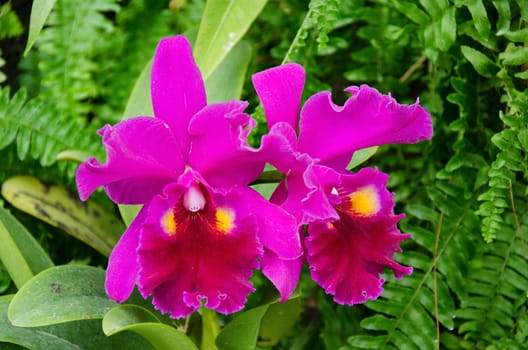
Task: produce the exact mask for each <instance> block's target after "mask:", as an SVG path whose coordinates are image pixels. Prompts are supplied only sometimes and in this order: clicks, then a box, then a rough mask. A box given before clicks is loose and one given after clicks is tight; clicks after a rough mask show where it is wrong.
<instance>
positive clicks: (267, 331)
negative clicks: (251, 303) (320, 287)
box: [216, 297, 301, 350]
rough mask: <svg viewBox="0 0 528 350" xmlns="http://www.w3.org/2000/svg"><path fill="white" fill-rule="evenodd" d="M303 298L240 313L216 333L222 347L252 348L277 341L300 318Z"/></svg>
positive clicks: (217, 342)
mask: <svg viewBox="0 0 528 350" xmlns="http://www.w3.org/2000/svg"><path fill="white" fill-rule="evenodd" d="M300 311H301V305H300V300H299V298H297V297H295V298H292V299H290V300H288V301H286V302H284V303H278V302H272V303H267V304H264V305H261V306H258V307H255V308H253V309H250V310H247V311H244V312H241V313H239V314H237V315H236V316H235V317H234V318H233V319H232V320H231V322H229V323H228V324H227V325H226V326H225V327H224V329H223V330H222V331H221V332H220V334H218V336H217V337H216V345H217V346H218V349H220V350H250V349H255V348H256V346H257V340H258V339H260V340H261V342H260V341H259V345H261V346H271V345H273V344H276V343H277V342H278V341H279V340H280V339H281V338H282V336H284V335H285V334H286V333H287V332H288V331H289V330H290V328H291V327H292V326H293V325H294V324H295V322H296V321H297V319H298V317H299V315H300Z"/></svg>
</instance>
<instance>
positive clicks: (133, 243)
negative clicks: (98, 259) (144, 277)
mask: <svg viewBox="0 0 528 350" xmlns="http://www.w3.org/2000/svg"><path fill="white" fill-rule="evenodd" d="M146 216H147V210H146V207H143V208H142V209H141V210H140V211H139V213H138V215H137V216H136V218H135V219H134V221H132V223H131V224H130V226H129V227H128V228H127V230H126V231H125V233H123V236H121V239H120V240H119V242H117V244H116V246H115V247H114V249H113V250H112V253H111V254H110V258H109V259H108V268H107V269H106V281H105V288H106V293H107V294H108V296H109V297H110V298H111V299H114V300H115V301H117V302H120V303H122V302H123V301H125V300H126V299H128V297H129V296H130V294H131V293H132V291H133V290H134V285H135V284H136V277H137V270H138V264H137V254H136V249H137V247H138V242H139V232H140V230H141V225H142V224H143V220H145V217H146Z"/></svg>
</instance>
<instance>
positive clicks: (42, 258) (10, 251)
mask: <svg viewBox="0 0 528 350" xmlns="http://www.w3.org/2000/svg"><path fill="white" fill-rule="evenodd" d="M0 241H1V242H2V244H0V260H2V263H3V264H4V266H5V268H6V270H7V271H8V272H9V275H10V276H11V278H12V279H13V282H14V283H15V285H16V286H17V288H21V287H22V286H23V285H24V284H25V283H26V282H27V281H29V280H30V279H31V278H32V277H33V276H34V275H35V274H37V273H39V272H40V271H43V270H45V269H47V268H49V267H52V266H53V262H52V261H51V259H50V258H49V257H48V255H47V254H46V252H45V251H44V249H42V247H41V246H40V245H39V244H38V242H37V241H36V240H35V238H34V237H33V236H32V235H31V234H30V233H29V232H28V231H27V230H26V228H25V227H24V226H22V224H21V223H19V222H18V221H17V219H15V217H13V216H12V215H11V214H10V213H9V212H8V211H7V210H5V209H4V208H2V207H0Z"/></svg>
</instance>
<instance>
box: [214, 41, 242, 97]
mask: <svg viewBox="0 0 528 350" xmlns="http://www.w3.org/2000/svg"><path fill="white" fill-rule="evenodd" d="M251 53H252V50H251V45H249V43H247V42H246V41H241V42H239V43H238V44H237V45H236V46H235V47H234V48H233V50H231V51H230V52H229V54H228V55H227V56H226V58H225V59H224V60H223V61H222V63H220V65H219V66H218V67H217V68H216V69H215V70H214V72H213V73H212V74H211V75H210V76H209V77H208V78H207V80H206V81H205V89H206V90H207V102H208V103H215V102H224V101H229V100H232V99H240V95H241V94H242V87H243V85H244V80H245V78H246V71H247V68H248V65H249V61H250V60H251Z"/></svg>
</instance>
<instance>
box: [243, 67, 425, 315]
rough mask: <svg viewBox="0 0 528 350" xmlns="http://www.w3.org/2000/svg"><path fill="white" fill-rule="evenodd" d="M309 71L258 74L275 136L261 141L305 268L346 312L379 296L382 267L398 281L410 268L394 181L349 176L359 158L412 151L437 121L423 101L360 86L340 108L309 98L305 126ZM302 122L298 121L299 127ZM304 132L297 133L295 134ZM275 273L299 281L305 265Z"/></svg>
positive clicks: (369, 172)
mask: <svg viewBox="0 0 528 350" xmlns="http://www.w3.org/2000/svg"><path fill="white" fill-rule="evenodd" d="M304 81H305V72H304V69H303V68H302V67H301V66H299V65H297V64H286V65H283V66H280V67H276V68H272V69H269V70H266V71H263V72H260V73H258V74H256V75H254V76H253V84H254V86H255V89H256V91H257V94H258V95H259V97H260V99H261V101H262V104H263V107H264V111H265V114H266V118H267V120H268V124H269V127H270V131H269V133H268V135H266V136H265V137H264V138H263V149H265V150H266V152H268V153H267V157H268V162H270V163H271V164H272V165H273V166H275V167H276V168H277V169H278V170H279V171H280V172H282V173H283V174H285V179H284V180H283V181H282V182H281V183H280V184H279V186H278V187H277V189H276V191H275V193H274V194H273V195H272V198H271V201H273V202H275V203H278V204H280V205H281V206H282V207H283V208H284V209H286V210H287V211H289V212H290V213H292V214H293V215H294V216H295V217H296V218H297V221H298V224H299V226H301V225H304V224H307V225H308V229H307V231H308V236H307V237H306V239H305V249H306V260H307V261H308V264H309V266H310V271H311V275H312V278H313V279H314V280H315V281H316V282H317V283H318V284H319V285H321V286H322V287H323V288H324V289H325V291H326V292H327V293H329V294H331V295H333V296H334V300H335V301H336V302H339V303H341V304H347V305H352V304H357V303H362V302H365V301H366V300H368V299H375V298H377V297H378V296H379V295H380V294H381V292H382V291H383V288H382V285H383V283H384V281H385V280H384V279H383V278H382V277H381V276H380V275H381V274H383V272H384V269H385V268H388V269H391V270H392V271H393V272H394V275H395V276H396V277H398V278H399V277H401V276H402V275H406V274H410V273H411V272H412V268H410V267H405V266H402V265H400V264H398V263H397V262H395V261H394V258H393V256H394V253H395V252H398V251H400V250H401V249H400V246H399V245H400V243H401V241H403V240H405V239H407V238H408V237H409V236H410V235H408V234H402V233H401V232H400V231H399V230H398V228H397V223H398V221H399V220H400V219H401V218H402V217H403V215H395V214H394V201H393V199H392V194H391V193H390V192H389V191H388V190H387V189H386V185H387V179H388V175H386V174H384V173H382V172H380V171H379V170H377V169H372V168H364V169H362V170H361V171H359V172H358V173H353V172H350V171H348V170H347V169H346V167H347V166H348V164H349V162H350V160H351V158H352V155H353V153H354V152H355V151H357V150H360V149H362V148H366V147H371V146H377V145H383V144H388V143H415V142H418V141H422V140H427V139H430V138H431V137H432V132H433V129H432V121H431V117H430V115H429V114H428V113H427V111H426V110H425V109H423V108H422V107H421V106H420V105H419V104H418V102H417V103H415V104H412V105H400V104H398V103H397V102H396V101H395V100H394V99H393V98H392V97H390V96H387V95H382V94H380V93H379V92H378V91H377V90H375V89H373V88H371V87H368V86H366V85H362V86H360V87H350V88H348V89H346V90H345V91H347V92H349V93H351V94H352V96H351V97H350V98H349V99H348V100H347V101H346V102H345V104H344V105H343V106H338V105H335V104H334V103H333V102H332V100H331V95H330V93H329V92H321V93H317V94H315V95H313V96H311V97H310V98H309V99H308V100H307V101H306V103H305V104H304V106H303V108H302V110H301V112H300V118H299V113H298V111H299V103H300V98H301V94H302V90H303V87H304ZM299 119H300V120H299ZM297 126H299V133H298V136H297ZM270 255H271V259H272V260H273V261H274V262H275V264H272V265H270V266H273V268H274V269H275V271H280V272H281V273H283V274H288V275H290V276H295V275H296V274H297V276H298V273H299V271H300V266H301V265H302V263H303V259H302V258H299V259H297V260H295V261H290V260H288V261H286V260H284V261H282V260H280V259H276V258H275V259H273V254H268V255H266V254H265V255H264V259H263V261H266V260H267V259H270Z"/></svg>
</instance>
